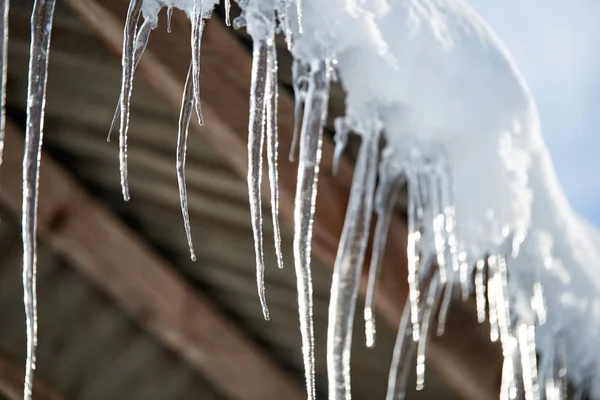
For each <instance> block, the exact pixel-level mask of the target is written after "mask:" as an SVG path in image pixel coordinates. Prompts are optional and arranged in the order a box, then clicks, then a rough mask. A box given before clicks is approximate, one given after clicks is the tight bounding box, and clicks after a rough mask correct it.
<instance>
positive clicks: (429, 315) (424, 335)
mask: <svg viewBox="0 0 600 400" xmlns="http://www.w3.org/2000/svg"><path fill="white" fill-rule="evenodd" d="M428 267H429V268H434V269H435V266H434V265H432V266H428ZM433 274H434V275H433V278H431V282H430V283H429V287H428V289H427V297H426V298H425V304H424V305H423V312H422V313H423V314H422V316H421V332H420V334H419V341H418V344H417V390H422V389H423V388H424V387H425V357H426V355H427V344H428V342H429V327H430V326H431V322H432V320H433V317H434V316H435V312H436V310H437V308H438V304H439V301H440V298H441V294H442V289H443V286H442V282H441V278H440V275H439V268H438V273H435V272H434V273H433Z"/></svg>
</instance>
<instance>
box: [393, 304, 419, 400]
mask: <svg viewBox="0 0 600 400" xmlns="http://www.w3.org/2000/svg"><path fill="white" fill-rule="evenodd" d="M410 307H411V305H410V302H409V301H408V299H406V303H405V304H404V311H403V312H402V317H401V318H400V325H399V326H398V333H397V336H396V343H395V345H394V352H393V356H392V364H391V367H390V373H389V377H388V387H387V394H386V397H385V398H386V400H404V398H405V397H406V389H407V386H408V378H409V376H410V368H411V367H412V363H413V361H414V357H415V351H416V350H417V342H416V341H414V340H413V337H412V336H413V334H412V323H411V322H410V314H411V311H410Z"/></svg>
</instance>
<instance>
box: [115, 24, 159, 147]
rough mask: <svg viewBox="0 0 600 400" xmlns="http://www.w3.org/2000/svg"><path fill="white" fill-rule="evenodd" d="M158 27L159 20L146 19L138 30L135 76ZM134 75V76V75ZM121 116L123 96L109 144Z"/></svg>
mask: <svg viewBox="0 0 600 400" xmlns="http://www.w3.org/2000/svg"><path fill="white" fill-rule="evenodd" d="M157 25H158V20H157V19H155V18H152V19H148V18H146V19H144V22H143V23H142V25H141V26H140V28H139V29H138V31H137V32H136V35H135V44H134V53H133V74H135V70H136V68H137V66H138V64H139V62H140V59H141V58H142V55H143V54H144V51H145V50H146V46H147V45H148V40H149V39H150V33H151V32H152V30H153V29H155V28H156V26H157ZM133 74H132V75H133ZM120 116H121V96H119V101H118V102H117V108H116V109H115V113H114V115H113V119H112V122H111V124H110V128H109V130H108V136H107V138H106V141H107V142H110V136H111V134H112V132H113V131H114V130H115V129H116V127H117V123H118V122H119V118H120Z"/></svg>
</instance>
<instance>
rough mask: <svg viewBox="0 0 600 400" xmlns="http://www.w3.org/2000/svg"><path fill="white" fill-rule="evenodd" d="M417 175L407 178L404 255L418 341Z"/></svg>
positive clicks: (420, 211)
mask: <svg viewBox="0 0 600 400" xmlns="http://www.w3.org/2000/svg"><path fill="white" fill-rule="evenodd" d="M419 182H420V181H419V174H416V173H412V174H409V176H408V237H407V247H406V254H407V258H408V293H409V295H408V301H409V302H410V315H411V317H410V320H411V323H412V335H413V340H415V341H417V340H419V331H420V329H419V302H420V297H421V294H420V289H419V279H420V265H421V260H420V254H419V251H420V241H421V217H422V214H423V209H422V207H421V204H422V203H421V199H420V192H421V191H420V187H419V186H420V184H419Z"/></svg>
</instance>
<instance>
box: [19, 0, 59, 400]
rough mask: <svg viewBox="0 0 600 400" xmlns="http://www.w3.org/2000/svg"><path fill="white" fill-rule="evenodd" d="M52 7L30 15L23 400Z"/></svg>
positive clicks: (30, 352) (33, 318)
mask: <svg viewBox="0 0 600 400" xmlns="http://www.w3.org/2000/svg"><path fill="white" fill-rule="evenodd" d="M54 6H55V0H36V1H35V3H34V5H33V14H32V16H31V48H30V55H29V83H28V86H27V128H26V133H25V149H24V150H25V151H24V154H23V214H22V230H23V292H24V293H23V302H24V304H25V317H26V323H27V361H26V364H25V384H24V390H23V398H24V400H31V395H32V386H33V372H34V370H35V350H36V347H37V295H36V272H37V236H36V235H37V205H38V189H39V180H40V179H39V178H40V175H39V172H40V158H41V155H42V141H43V137H44V108H45V104H46V82H47V79H48V55H49V52H50V36H51V32H52V19H53V16H54Z"/></svg>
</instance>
